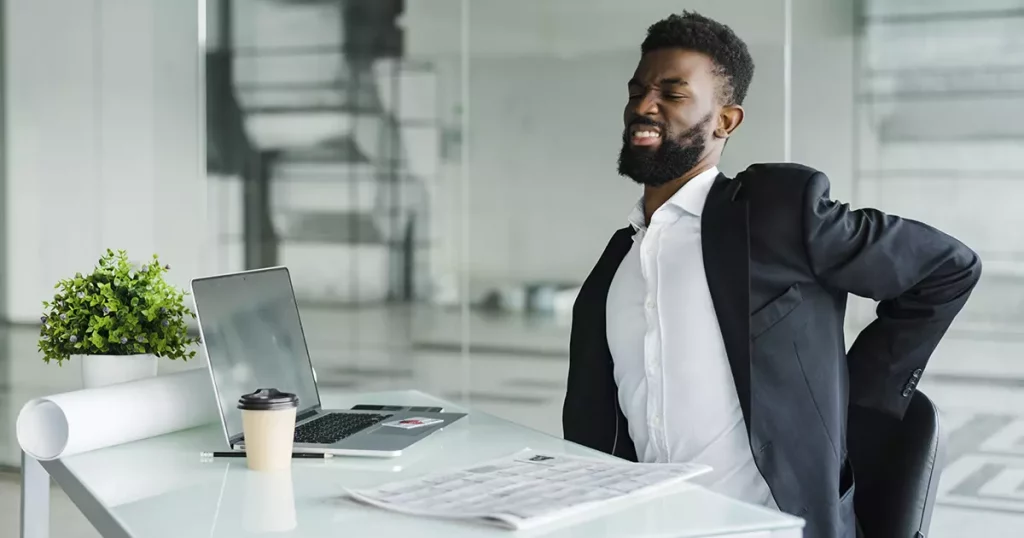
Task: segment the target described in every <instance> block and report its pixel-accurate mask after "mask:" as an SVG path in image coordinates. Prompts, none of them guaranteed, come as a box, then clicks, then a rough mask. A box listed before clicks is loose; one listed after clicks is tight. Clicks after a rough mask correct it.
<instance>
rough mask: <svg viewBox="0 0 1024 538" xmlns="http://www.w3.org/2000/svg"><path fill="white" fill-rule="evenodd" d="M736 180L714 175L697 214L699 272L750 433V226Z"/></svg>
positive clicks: (738, 183) (745, 206) (745, 205)
mask: <svg viewBox="0 0 1024 538" xmlns="http://www.w3.org/2000/svg"><path fill="white" fill-rule="evenodd" d="M740 187H741V183H740V182H739V181H738V180H735V179H729V178H727V177H725V176H724V175H722V174H719V175H718V178H716V179H715V183H714V184H713V185H712V187H711V191H710V192H709V193H708V197H707V201H706V202H705V204H704V212H703V214H702V217H701V244H702V248H701V250H702V251H703V253H704V272H705V274H706V276H707V280H708V287H709V288H710V290H711V300H712V302H713V303H714V305H715V313H716V314H717V316H718V324H719V326H720V327H721V329H722V338H723V339H724V340H725V350H726V353H727V354H728V356H729V366H730V367H731V368H732V377H733V380H734V382H735V383H736V392H737V395H738V396H739V400H740V407H741V408H742V410H743V419H744V423H745V424H746V426H747V433H748V434H749V433H750V229H749V223H748V205H747V201H746V200H745V199H743V198H742V197H741V193H740Z"/></svg>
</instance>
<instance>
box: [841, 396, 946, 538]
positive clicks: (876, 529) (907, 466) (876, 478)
mask: <svg viewBox="0 0 1024 538" xmlns="http://www.w3.org/2000/svg"><path fill="white" fill-rule="evenodd" d="M945 444H946V443H945V432H944V431H943V430H942V429H941V428H940V424H939V412H938V410H937V409H936V408H935V405H934V404H933V403H932V401H931V400H929V399H928V397H927V396H925V395H924V393H922V392H921V391H917V392H916V393H915V394H914V395H913V396H912V399H911V401H910V405H909V407H908V408H907V412H906V414H905V415H904V417H903V420H902V421H901V420H897V419H895V418H893V417H890V416H888V415H883V414H881V413H879V412H877V411H873V410H869V409H864V408H860V407H857V406H850V412H849V418H848V429H847V446H848V450H849V455H850V463H851V464H852V466H853V476H854V483H855V484H856V488H857V489H856V490H855V491H854V498H853V503H854V511H855V512H856V514H857V519H858V521H859V522H860V526H861V528H862V529H863V531H864V535H865V536H867V537H869V538H925V537H927V535H928V526H929V524H930V523H931V518H932V509H933V508H934V506H935V495H936V492H937V491H938V485H939V475H940V474H941V473H942V467H943V465H944V464H945V461H944V460H945Z"/></svg>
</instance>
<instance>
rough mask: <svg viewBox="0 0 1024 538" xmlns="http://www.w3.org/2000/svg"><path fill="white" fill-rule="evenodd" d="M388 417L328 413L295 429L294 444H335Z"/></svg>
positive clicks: (369, 414) (388, 416)
mask: <svg viewBox="0 0 1024 538" xmlns="http://www.w3.org/2000/svg"><path fill="white" fill-rule="evenodd" d="M390 417H391V415H378V414H371V413H330V414H327V415H323V416H321V417H319V418H317V419H314V420H311V421H309V422H306V423H304V424H302V425H300V426H298V427H297V428H295V442H296V443H313V444H318V445H329V444H332V443H337V442H338V441H340V440H342V439H344V438H346V437H348V436H350V435H352V434H354V433H356V432H359V431H361V430H365V429H366V428H369V427H370V426H373V425H374V424H377V423H378V422H381V421H383V420H386V419H388V418H390Z"/></svg>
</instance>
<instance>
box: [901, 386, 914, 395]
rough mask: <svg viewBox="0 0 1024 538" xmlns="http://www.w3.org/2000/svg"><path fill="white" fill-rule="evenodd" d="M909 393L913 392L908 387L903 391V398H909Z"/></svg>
mask: <svg viewBox="0 0 1024 538" xmlns="http://www.w3.org/2000/svg"><path fill="white" fill-rule="evenodd" d="M911 392H914V391H913V390H912V389H911V388H910V387H907V388H905V389H903V397H904V398H906V397H907V396H910V393H911Z"/></svg>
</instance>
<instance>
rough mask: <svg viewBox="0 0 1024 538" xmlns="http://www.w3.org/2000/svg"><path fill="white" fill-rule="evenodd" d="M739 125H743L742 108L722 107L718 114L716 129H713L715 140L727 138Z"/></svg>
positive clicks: (735, 106) (733, 106)
mask: <svg viewBox="0 0 1024 538" xmlns="http://www.w3.org/2000/svg"><path fill="white" fill-rule="evenodd" d="M741 123H743V107H741V106H740V105H726V106H723V107H722V109H721V110H720V111H719V112H718V127H717V128H715V138H729V136H730V135H732V132H733V131H735V130H736V128H737V127H739V126H740V124H741Z"/></svg>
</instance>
